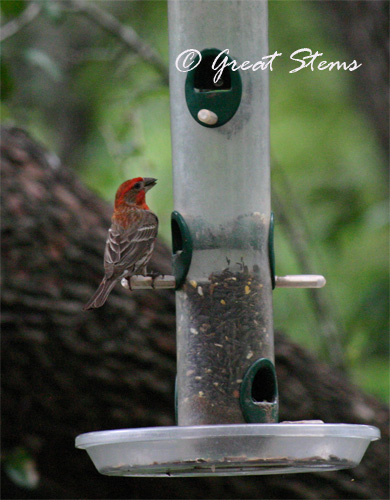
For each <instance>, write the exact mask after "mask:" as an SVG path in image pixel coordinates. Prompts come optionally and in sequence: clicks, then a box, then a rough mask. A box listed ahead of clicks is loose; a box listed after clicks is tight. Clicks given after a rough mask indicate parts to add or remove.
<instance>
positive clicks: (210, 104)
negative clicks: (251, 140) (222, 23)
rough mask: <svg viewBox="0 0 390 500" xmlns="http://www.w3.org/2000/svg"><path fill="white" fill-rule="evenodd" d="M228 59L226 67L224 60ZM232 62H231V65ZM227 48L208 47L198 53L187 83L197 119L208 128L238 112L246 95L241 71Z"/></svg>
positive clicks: (192, 113) (192, 112)
mask: <svg viewBox="0 0 390 500" xmlns="http://www.w3.org/2000/svg"><path fill="white" fill-rule="evenodd" d="M224 61H225V62H226V64H224V67H223V68H222V67H221V63H223V62H224ZM229 64H230V65H229ZM231 64H233V60H232V58H231V57H230V56H229V55H227V54H226V53H223V50H218V49H205V50H202V52H201V53H200V56H199V55H197V56H196V58H195V60H194V64H193V68H194V69H192V70H191V71H189V72H188V74H187V78H186V83H185V98H186V101H187V106H188V109H189V111H190V113H191V115H192V116H193V118H194V119H195V120H196V121H197V122H198V123H200V125H203V126H204V127H210V128H215V127H220V126H221V125H224V124H225V123H227V122H228V121H229V120H230V119H231V118H233V116H234V115H235V113H236V111H237V109H238V107H239V105H240V102H241V94H242V82H241V76H240V73H239V71H233V70H232V66H231Z"/></svg>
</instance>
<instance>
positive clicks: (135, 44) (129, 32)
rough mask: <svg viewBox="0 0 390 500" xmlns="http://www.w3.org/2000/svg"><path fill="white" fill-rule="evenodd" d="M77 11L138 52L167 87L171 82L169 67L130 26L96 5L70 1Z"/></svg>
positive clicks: (80, 0)
mask: <svg viewBox="0 0 390 500" xmlns="http://www.w3.org/2000/svg"><path fill="white" fill-rule="evenodd" d="M67 4H70V5H71V6H72V7H74V8H75V9H76V11H78V12H81V13H82V14H84V15H85V16H86V17H87V18H88V19H90V20H91V21H93V22H94V23H96V24H97V25H98V26H100V27H101V28H103V29H105V30H106V31H108V32H109V33H111V34H112V35H114V36H115V37H117V38H118V39H119V40H120V41H121V42H122V43H123V44H124V45H125V46H126V47H127V48H129V49H131V50H132V51H134V52H136V53H137V54H138V55H139V56H140V57H141V59H143V60H144V61H145V62H148V63H149V64H151V65H152V66H153V67H154V68H155V69H156V70H157V71H158V73H159V74H160V75H161V76H162V78H163V81H164V83H165V84H166V85H168V82H169V71H168V65H167V64H166V63H165V62H164V61H163V60H162V59H161V57H160V55H159V54H158V53H157V52H156V51H155V50H154V48H153V47H151V46H150V45H149V44H148V43H146V42H145V41H144V40H143V39H142V38H141V37H140V36H139V35H138V34H137V33H136V31H135V30H134V29H133V28H131V27H130V26H125V25H123V24H122V23H121V22H119V21H118V19H117V18H116V17H115V16H113V15H112V14H110V13H109V12H108V11H107V10H104V9H101V8H100V7H98V6H97V5H96V3H92V2H86V1H84V0H69V1H68V2H67Z"/></svg>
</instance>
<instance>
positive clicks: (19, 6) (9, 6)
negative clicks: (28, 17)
mask: <svg viewBox="0 0 390 500" xmlns="http://www.w3.org/2000/svg"><path fill="white" fill-rule="evenodd" d="M0 7H1V12H2V13H3V14H4V15H5V16H6V17H7V18H9V19H7V20H10V19H11V18H12V17H15V16H18V15H19V14H21V13H22V11H23V10H24V9H25V8H26V7H27V4H26V1H25V0H2V1H1V2H0Z"/></svg>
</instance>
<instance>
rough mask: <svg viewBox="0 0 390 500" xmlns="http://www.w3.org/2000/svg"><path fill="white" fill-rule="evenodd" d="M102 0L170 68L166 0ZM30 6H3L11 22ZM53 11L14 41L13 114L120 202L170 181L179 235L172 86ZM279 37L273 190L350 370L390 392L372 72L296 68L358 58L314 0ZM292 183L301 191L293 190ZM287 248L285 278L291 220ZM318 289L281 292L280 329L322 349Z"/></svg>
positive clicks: (297, 5) (279, 261)
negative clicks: (360, 81) (150, 183)
mask: <svg viewBox="0 0 390 500" xmlns="http://www.w3.org/2000/svg"><path fill="white" fill-rule="evenodd" d="M91 3H96V4H97V5H98V6H99V7H101V8H102V9H106V10H107V11H109V12H111V13H112V14H113V15H115V16H116V17H117V18H118V19H120V20H121V22H122V23H123V24H124V25H127V24H128V25H130V26H132V27H133V28H134V29H135V30H136V32H137V33H138V35H139V36H141V37H142V38H143V39H144V40H145V41H147V42H148V43H149V44H151V45H152V46H153V47H155V49H156V50H157V51H158V53H159V54H160V56H161V58H162V59H163V60H164V61H166V63H167V64H168V23H167V12H166V10H167V5H166V2H165V1H142V0H139V1H116V2H104V1H102V2H91ZM11 4H12V5H11ZM23 5H24V2H8V1H3V2H2V3H1V9H2V13H3V15H4V17H5V20H3V22H5V21H7V20H9V19H12V16H15V15H18V14H20V12H21V10H22V9H23V8H24V7H23ZM44 6H45V8H44V9H43V10H42V12H41V14H40V16H39V18H37V19H36V20H35V21H34V22H33V23H31V25H29V26H28V27H25V28H24V29H22V30H20V32H19V33H17V34H16V35H14V36H13V37H11V38H10V39H8V40H6V41H5V42H4V43H3V46H2V51H3V63H2V80H4V87H3V90H4V92H3V94H2V98H3V101H2V108H1V109H2V115H3V120H4V121H8V122H13V123H15V124H17V125H18V126H22V127H25V128H27V129H28V130H29V131H30V132H31V133H32V134H33V135H35V137H37V138H39V139H40V140H42V141H43V142H44V143H45V144H46V145H47V146H48V147H49V148H51V149H54V150H55V151H57V153H58V154H59V156H60V157H61V158H62V159H63V160H64V162H65V163H67V164H68V165H70V166H72V167H73V168H74V169H75V170H77V171H78V174H79V175H80V176H81V177H82V179H83V180H84V181H85V182H86V183H87V184H88V185H89V186H90V187H91V188H93V189H94V190H96V191H97V192H98V193H100V194H101V195H102V196H104V197H105V198H106V199H107V200H110V201H111V200H113V197H114V193H115V190H116V188H117V186H118V185H119V183H121V182H122V181H123V180H125V179H127V178H131V177H133V176H137V175H144V176H154V177H157V178H158V179H159V184H158V189H155V190H153V191H151V192H150V196H149V202H150V206H151V207H152V208H153V210H155V211H156V212H157V213H158V214H159V217H160V220H161V235H162V237H163V238H165V240H166V241H167V242H168V243H169V241H170V230H169V219H170V213H171V211H172V209H173V200H172V186H171V184H172V182H171V145H170V122H169V91H168V88H167V87H166V86H165V85H164V84H163V82H162V79H161V76H160V75H159V73H158V72H157V71H156V70H155V69H154V68H153V67H151V66H150V65H149V64H147V63H145V62H142V61H141V60H140V58H139V57H138V56H137V55H136V54H134V53H132V52H131V51H129V50H128V49H126V48H125V47H124V46H123V45H122V44H121V42H120V41H119V40H118V39H117V38H116V37H115V36H113V35H112V34H109V33H107V32H105V31H104V30H102V29H101V28H100V27H98V26H96V25H95V24H94V23H93V22H91V21H90V20H89V19H87V18H86V17H85V16H84V15H83V14H81V13H80V12H77V11H75V10H74V9H70V8H68V7H66V4H63V3H61V2H57V1H56V0H52V1H51V2H49V3H46V4H45V5H44ZM242 36H245V34H242ZM269 39H270V42H269V43H270V50H269V53H270V54H271V53H273V52H274V51H275V50H277V51H278V52H282V53H283V57H280V58H278V59H277V61H276V62H275V64H274V70H273V72H272V73H271V74H270V108H271V115H270V116H271V150H272V156H273V160H274V161H273V165H274V167H273V171H272V181H273V185H274V187H275V189H276V190H277V191H278V193H279V196H281V197H282V199H285V200H286V201H288V203H289V204H290V205H289V206H290V207H294V206H299V208H300V211H301V212H302V213H303V215H304V223H305V225H306V226H307V228H308V233H309V234H310V247H311V251H312V260H313V263H314V265H315V268H314V269H312V272H314V273H319V274H324V275H325V276H326V278H327V283H328V284H327V287H326V289H324V291H323V292H322V293H326V294H327V296H328V298H329V301H330V303H331V304H332V310H333V311H334V313H335V315H336V314H337V316H335V317H336V318H337V321H338V322H339V324H340V331H341V332H345V333H344V334H343V335H342V338H341V343H342V346H343V349H344V353H345V358H346V363H347V367H348V369H349V373H350V375H351V376H352V377H353V378H354V379H355V380H356V382H357V383H359V384H361V385H362V386H364V387H365V388H366V389H367V390H369V391H371V392H372V393H374V394H376V395H377V396H379V397H381V398H382V399H384V400H388V395H389V388H388V355H389V345H388V290H389V286H388V252H387V249H388V211H387V210H388V205H387V191H386V182H385V173H384V172H385V169H384V165H383V164H384V158H383V153H382V151H381V150H380V148H379V145H378V143H377V139H376V135H375V131H374V130H373V128H372V126H371V124H370V123H369V122H368V120H367V118H366V116H365V115H364V114H363V113H362V111H361V110H360V107H359V106H358V100H359V95H358V94H357V93H356V89H355V79H356V78H359V70H357V71H356V72H353V73H350V72H346V71H331V72H330V71H318V70H317V71H311V70H310V69H305V70H302V71H299V72H296V73H293V74H290V73H289V71H290V70H291V69H293V68H294V67H296V63H293V61H291V60H290V59H289V55H290V54H291V53H292V52H293V51H295V50H297V49H300V48H303V47H309V48H311V49H312V50H313V52H315V51H316V50H319V51H320V52H323V53H324V56H323V57H321V60H323V59H325V60H327V61H336V60H340V61H348V62H351V61H352V60H353V57H351V56H350V55H349V54H347V53H346V52H345V51H344V50H343V48H342V47H341V46H340V44H339V43H338V42H337V41H336V40H334V39H333V37H332V36H331V35H330V32H329V30H328V29H327V23H326V20H324V19H323V16H322V14H321V12H320V10H319V9H318V8H317V7H316V6H315V5H313V2H307V1H294V2H288V1H287V2H286V1H275V2H273V1H271V2H270V3H269ZM262 55H263V54H259V59H260V58H261V57H262ZM286 179H288V186H289V188H288V189H284V190H283V188H282V187H279V186H282V185H283V183H285V180H286ZM291 210H294V208H291ZM296 223H297V224H302V223H303V221H302V218H300V217H298V216H297V218H296ZM275 247H276V248H275V250H276V266H277V274H280V275H283V274H294V273H299V272H301V269H300V268H299V265H298V263H297V259H296V256H295V255H294V252H293V250H292V246H291V242H290V241H289V238H288V237H287V235H286V232H285V231H284V228H283V225H282V224H279V223H278V221H276V243H275ZM308 297H309V296H308V294H307V292H306V291H304V290H275V292H274V304H275V327H276V328H280V329H282V330H284V331H286V332H288V333H289V335H290V336H292V337H294V338H295V339H296V340H298V341H299V342H301V343H302V344H304V345H305V346H306V347H308V348H310V349H312V350H313V351H316V352H321V349H320V346H321V343H322V339H321V337H320V335H321V331H320V328H319V325H318V322H317V318H316V315H315V313H314V310H313V306H312V304H311V302H310V300H309V298H308Z"/></svg>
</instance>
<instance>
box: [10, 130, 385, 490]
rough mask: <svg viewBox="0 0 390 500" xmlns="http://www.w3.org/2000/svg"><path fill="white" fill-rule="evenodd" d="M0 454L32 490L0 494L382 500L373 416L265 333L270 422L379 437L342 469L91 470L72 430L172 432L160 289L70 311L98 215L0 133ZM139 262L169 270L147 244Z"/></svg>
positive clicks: (168, 332) (38, 154) (91, 267)
mask: <svg viewBox="0 0 390 500" xmlns="http://www.w3.org/2000/svg"><path fill="white" fill-rule="evenodd" d="M1 168H2V180H3V196H2V243H1V245H2V246H1V248H2V264H3V288H2V291H3V293H2V310H3V315H2V352H3V358H2V390H3V399H2V410H3V425H2V435H3V437H2V439H3V454H4V457H5V463H7V455H9V453H11V452H12V451H13V450H15V449H16V448H18V447H22V448H23V449H24V450H27V451H28V452H29V453H30V454H31V456H32V457H33V458H34V460H35V462H36V466H37V469H38V471H39V474H40V476H41V481H40V483H39V486H38V487H37V488H36V489H32V490H26V489H22V488H19V487H17V486H15V485H14V484H13V483H12V481H10V480H9V478H8V476H7V475H6V474H4V473H3V474H2V475H3V479H4V480H3V498H41V499H42V498H150V497H156V494H157V496H158V497H159V498H183V497H187V498H269V499H271V498H279V499H282V498H286V499H294V498H305V499H306V498H313V499H314V498H315V499H320V498H328V499H329V498H332V499H336V498H342V499H345V498H353V499H360V498H372V499H373V498H376V499H378V498H381V499H382V498H383V499H385V498H388V482H387V479H388V474H387V464H388V444H387V442H388V423H389V414H388V410H387V408H386V407H385V406H384V405H382V404H381V403H379V402H378V401H376V400H375V399H374V398H372V397H370V396H367V395H365V394H364V393H362V392H361V391H360V390H358V389H357V388H356V387H354V386H353V385H351V384H350V383H349V382H348V381H347V380H346V379H345V377H344V375H340V374H338V373H335V372H334V371H333V370H331V369H330V368H328V367H327V366H325V365H324V364H322V363H320V362H319V361H317V360H315V359H314V358H313V357H312V356H311V355H310V354H308V353H307V352H306V351H304V350H303V349H301V348H300V347H298V346H297V345H294V344H293V343H291V342H290V341H289V340H288V339H287V338H286V337H284V336H283V335H281V334H277V335H276V369H277V375H278V381H279V389H280V398H281V401H280V402H281V420H301V419H322V420H324V421H325V422H329V423H331V422H344V423H361V424H372V425H376V426H378V427H380V428H381V431H382V436H383V437H382V440H381V441H379V442H375V443H373V444H371V445H370V448H369V451H368V452H367V454H366V456H365V457H364V460H363V463H362V464H361V465H360V466H359V467H357V468H356V469H353V470H345V471H339V472H325V473H310V474H299V475H284V476H262V477H246V478H202V479H200V478H199V479H192V478H188V479H184V478H183V479H179V478H177V479H170V480H169V479H139V478H127V479H124V478H112V477H105V476H101V475H99V474H98V473H97V472H96V471H95V470H94V468H93V466H92V463H91V462H90V460H89V458H88V456H87V454H86V453H85V452H84V451H80V450H76V449H75V448H74V438H75V436H76V435H77V434H80V433H82V432H88V431H94V430H103V429H116V428H125V427H138V426H158V425H172V424H174V405H173V394H174V379H175V316H174V314H175V311H174V292H173V291H138V292H135V291H134V292H131V293H130V292H127V291H126V290H125V289H123V288H122V287H120V286H119V285H118V286H117V287H116V289H115V290H114V291H113V293H112V294H111V296H110V297H109V299H108V301H107V303H106V305H105V306H104V307H103V308H101V309H97V310H95V311H89V312H83V311H82V310H81V308H82V305H83V304H84V303H85V302H86V300H87V299H88V298H89V296H90V295H91V294H92V292H93V291H94V289H95V287H96V286H97V285H98V283H99V281H100V278H101V275H102V256H103V249H104V243H105V238H106V230H107V227H108V226H109V223H110V214H111V209H110V207H109V206H108V205H107V204H106V203H104V202H103V201H101V200H100V199H99V198H97V197H96V196H95V195H94V194H92V193H91V192H90V191H89V190H88V189H86V188H85V187H84V186H83V185H81V184H80V182H79V181H78V180H77V179H76V178H75V177H74V175H73V174H72V173H71V172H70V171H68V170H67V169H66V168H65V167H64V166H62V165H60V164H59V162H58V159H57V158H56V157H54V156H53V155H50V154H48V153H47V152H46V151H45V150H44V149H43V148H41V147H40V146H39V145H37V144H36V143H35V142H34V141H33V140H32V139H31V138H30V137H29V136H28V135H27V134H26V133H24V132H23V131H21V130H20V129H4V130H3V132H2V160H1ZM152 266H153V268H154V269H155V270H158V271H160V272H163V273H169V270H170V252H169V250H168V249H167V248H166V247H165V246H164V245H163V244H162V243H161V242H159V243H158V244H157V247H156V251H155V254H154V258H153V260H152Z"/></svg>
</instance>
